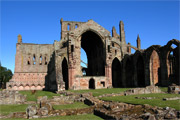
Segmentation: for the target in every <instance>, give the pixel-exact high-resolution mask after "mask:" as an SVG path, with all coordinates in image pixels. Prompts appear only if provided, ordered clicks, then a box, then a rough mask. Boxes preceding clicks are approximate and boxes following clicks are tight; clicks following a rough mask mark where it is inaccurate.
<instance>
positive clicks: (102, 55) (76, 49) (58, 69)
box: [7, 19, 180, 91]
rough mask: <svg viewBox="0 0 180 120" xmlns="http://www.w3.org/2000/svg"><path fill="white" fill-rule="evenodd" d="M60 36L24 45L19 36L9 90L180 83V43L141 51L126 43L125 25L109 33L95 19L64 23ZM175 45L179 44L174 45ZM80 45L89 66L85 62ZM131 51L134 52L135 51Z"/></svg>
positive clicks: (58, 89) (151, 47)
mask: <svg viewBox="0 0 180 120" xmlns="http://www.w3.org/2000/svg"><path fill="white" fill-rule="evenodd" d="M60 23H61V40H60V41H54V43H53V44H33V43H23V41H22V37H21V35H18V42H17V44H16V57H15V71H14V75H13V77H12V79H11V80H10V81H9V82H8V83H7V89H9V90H42V89H43V90H49V91H61V90H67V89H73V90H79V89H100V88H111V87H114V88H117V87H145V86H149V85H157V86H169V85H171V84H176V85H180V76H179V72H180V70H179V69H180V68H179V61H180V60H179V58H180V57H179V54H180V53H179V52H180V41H179V40H176V39H172V40H170V41H169V42H168V43H167V44H166V45H164V46H160V45H152V46H150V47H149V48H147V49H141V41H140V38H139V36H138V37H137V46H136V47H135V46H133V45H131V44H130V43H126V39H125V31H124V24H123V22H122V21H120V23H119V31H120V33H119V34H118V33H117V32H116V29H115V27H113V28H112V35H110V32H109V31H108V30H106V29H105V28H103V27H102V26H100V25H99V24H97V23H96V22H94V21H93V20H88V21H87V22H75V21H63V19H61V20H60ZM174 46H175V47H174ZM81 48H82V49H84V51H85V52H86V54H87V68H86V67H82V66H81V62H83V61H82V60H81ZM131 49H134V50H135V53H134V54H131Z"/></svg>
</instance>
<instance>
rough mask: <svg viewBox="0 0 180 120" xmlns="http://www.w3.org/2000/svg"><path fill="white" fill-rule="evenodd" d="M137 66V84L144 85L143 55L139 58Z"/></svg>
mask: <svg viewBox="0 0 180 120" xmlns="http://www.w3.org/2000/svg"><path fill="white" fill-rule="evenodd" d="M136 67H137V84H138V86H139V87H144V86H145V74H144V61H143V57H142V56H141V55H140V56H139V57H138V59H137V63H136Z"/></svg>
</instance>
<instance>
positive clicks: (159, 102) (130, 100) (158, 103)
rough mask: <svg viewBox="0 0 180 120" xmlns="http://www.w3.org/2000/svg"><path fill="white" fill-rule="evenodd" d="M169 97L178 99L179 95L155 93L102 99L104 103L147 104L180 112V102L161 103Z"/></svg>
mask: <svg viewBox="0 0 180 120" xmlns="http://www.w3.org/2000/svg"><path fill="white" fill-rule="evenodd" d="M135 97H155V98H156V99H151V100H148V99H136V98H135ZM169 97H180V95H179V94H167V93H156V94H141V95H129V96H115V97H103V98H101V99H102V100H105V101H118V102H124V103H131V104H149V105H152V106H159V107H171V108H175V109H177V110H180V100H169V101H163V100H162V99H163V98H169Z"/></svg>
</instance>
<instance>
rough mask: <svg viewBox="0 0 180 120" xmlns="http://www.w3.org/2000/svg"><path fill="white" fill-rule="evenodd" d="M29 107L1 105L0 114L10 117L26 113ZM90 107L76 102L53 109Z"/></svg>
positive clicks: (55, 106)
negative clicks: (10, 115)
mask: <svg viewBox="0 0 180 120" xmlns="http://www.w3.org/2000/svg"><path fill="white" fill-rule="evenodd" d="M27 107H28V105H26V104H22V105H0V114H2V115H8V114H10V113H13V112H25V111H26V108H27ZM87 107H89V106H88V105H85V104H84V103H82V102H75V103H74V104H66V105H53V108H54V109H56V110H59V109H75V108H87Z"/></svg>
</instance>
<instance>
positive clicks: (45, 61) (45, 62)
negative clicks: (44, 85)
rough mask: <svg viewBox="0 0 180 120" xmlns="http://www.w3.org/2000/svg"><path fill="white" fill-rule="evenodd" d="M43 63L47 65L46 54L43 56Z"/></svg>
mask: <svg viewBox="0 0 180 120" xmlns="http://www.w3.org/2000/svg"><path fill="white" fill-rule="evenodd" d="M44 64H45V65H47V56H45V57H44Z"/></svg>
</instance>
